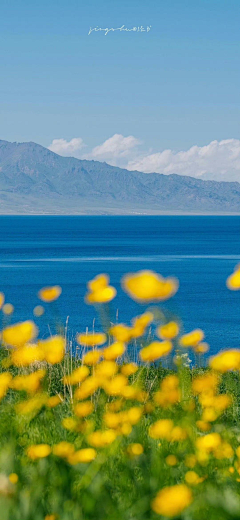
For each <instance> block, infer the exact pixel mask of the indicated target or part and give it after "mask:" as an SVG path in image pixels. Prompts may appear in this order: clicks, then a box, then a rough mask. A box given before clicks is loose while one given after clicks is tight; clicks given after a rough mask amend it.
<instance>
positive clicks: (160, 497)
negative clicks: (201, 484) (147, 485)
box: [152, 484, 193, 517]
mask: <svg viewBox="0 0 240 520" xmlns="http://www.w3.org/2000/svg"><path fill="white" fill-rule="evenodd" d="M192 500H193V496H192V492H191V490H190V489H189V488H188V487H187V486H186V485H185V484H177V485H176V486H169V487H165V488H163V489H161V490H160V491H159V492H158V494H157V496H156V498H155V499H154V500H153V502H152V509H153V511H155V513H157V514H158V515H162V516H167V517H173V516H177V515H180V513H181V512H182V511H184V510H185V509H186V508H187V507H188V506H189V505H190V504H191V502H192Z"/></svg>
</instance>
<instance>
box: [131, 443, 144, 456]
mask: <svg viewBox="0 0 240 520" xmlns="http://www.w3.org/2000/svg"><path fill="white" fill-rule="evenodd" d="M143 451H144V449H143V446H142V444H139V443H133V444H129V446H128V447H127V452H128V454H129V455H130V457H131V458H133V457H139V455H142V453H143Z"/></svg>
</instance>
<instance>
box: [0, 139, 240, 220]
mask: <svg viewBox="0 0 240 520" xmlns="http://www.w3.org/2000/svg"><path fill="white" fill-rule="evenodd" d="M162 213H173V214H174V213H176V214H178V213H183V214H185V213H192V214H194V213H195V214H201V213H203V214H204V213H205V214H214V213H215V214H221V213H222V214H224V213H230V214H233V213H240V184H239V183H238V182H217V181H207V180H200V179H196V178H193V177H189V176H184V175H176V174H171V175H163V174H159V173H149V174H146V173H141V172H138V171H128V170H124V169H121V168H117V167H115V166H110V165H109V164H107V163H102V162H97V161H88V160H79V159H75V158H73V157H62V156H60V155H57V154H55V153H53V152H51V151H50V150H48V149H47V148H44V147H43V146H40V145H38V144H36V143H33V142H29V143H10V142H8V141H1V140H0V214H2V215H3V214H72V215H74V214H75V215H77V214H86V215H90V214H103V215H104V214H105V215H107V214H162Z"/></svg>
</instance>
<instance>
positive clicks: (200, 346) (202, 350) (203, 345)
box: [194, 343, 210, 354]
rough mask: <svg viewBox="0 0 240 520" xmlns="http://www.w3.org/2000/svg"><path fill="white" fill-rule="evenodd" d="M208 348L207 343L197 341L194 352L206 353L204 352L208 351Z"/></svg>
mask: <svg viewBox="0 0 240 520" xmlns="http://www.w3.org/2000/svg"><path fill="white" fill-rule="evenodd" d="M209 348H210V347H209V345H208V343H198V345H196V347H194V351H195V352H196V354H206V352H208V351H209Z"/></svg>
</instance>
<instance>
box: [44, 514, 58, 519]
mask: <svg viewBox="0 0 240 520" xmlns="http://www.w3.org/2000/svg"><path fill="white" fill-rule="evenodd" d="M58 518H59V517H58V515H47V516H45V518H44V520H58Z"/></svg>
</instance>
